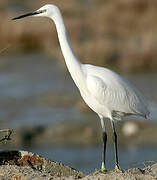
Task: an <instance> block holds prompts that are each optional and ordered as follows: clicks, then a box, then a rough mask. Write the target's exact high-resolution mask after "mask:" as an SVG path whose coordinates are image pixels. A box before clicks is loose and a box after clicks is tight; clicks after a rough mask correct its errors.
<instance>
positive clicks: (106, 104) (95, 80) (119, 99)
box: [12, 4, 150, 172]
mask: <svg viewBox="0 0 157 180" xmlns="http://www.w3.org/2000/svg"><path fill="white" fill-rule="evenodd" d="M28 16H33V17H39V16H40V17H47V18H50V19H51V20H52V21H53V22H54V24H55V26H56V30H57V35H58V39H59V43H60V47H61V51H62V54H63V57H64V60H65V63H66V66H67V69H68V71H69V72H70V75H71V77H72V79H73V80H74V82H75V84H76V86H77V87H78V89H79V92H80V95H81V96H82V98H83V100H84V101H85V103H86V104H87V105H88V106H89V107H90V108H91V109H92V110H93V111H94V112H95V113H97V115H98V117H99V118H100V122H101V127H102V142H103V145H102V163H101V168H100V170H101V172H106V171H107V169H106V143H107V132H106V129H105V120H106V119H109V120H110V122H111V127H112V130H113V143H114V159H115V162H114V166H115V167H114V170H115V171H117V172H119V171H120V172H121V168H120V166H119V158H118V147H117V133H116V129H115V122H116V121H118V120H121V119H123V117H126V116H130V115H135V116H142V117H144V118H147V117H148V116H149V114H150V111H149V106H148V103H147V101H146V99H145V98H144V97H143V95H142V94H141V93H140V92H139V91H138V90H137V89H136V88H135V87H134V86H133V85H132V84H131V83H130V82H129V81H127V80H126V79H124V78H123V77H122V76H120V75H119V74H118V73H116V72H114V71H112V70H110V69H108V68H105V67H99V66H94V65H91V64H83V63H82V62H81V61H80V60H79V59H78V58H77V56H76V54H75V52H74V51H73V49H72V46H71V43H70V40H69V37H68V33H67V30H66V26H65V24H64V20H63V16H62V14H61V11H60V9H59V8H58V7H57V6H56V5H53V4H47V5H44V6H42V7H41V8H39V9H38V10H36V11H34V12H30V13H27V14H24V15H21V16H17V17H15V18H12V20H17V19H21V18H25V17H28ZM95 48H96V47H95Z"/></svg>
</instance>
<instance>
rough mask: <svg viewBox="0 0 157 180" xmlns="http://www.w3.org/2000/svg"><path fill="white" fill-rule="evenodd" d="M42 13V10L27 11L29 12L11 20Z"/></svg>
mask: <svg viewBox="0 0 157 180" xmlns="http://www.w3.org/2000/svg"><path fill="white" fill-rule="evenodd" d="M40 13H42V11H35V12H31V13H27V14H24V15H21V16H17V17H15V18H12V19H11V20H16V19H21V18H25V17H28V16H34V15H37V14H40Z"/></svg>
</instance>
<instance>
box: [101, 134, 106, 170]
mask: <svg viewBox="0 0 157 180" xmlns="http://www.w3.org/2000/svg"><path fill="white" fill-rule="evenodd" d="M102 139H103V152H102V167H101V169H102V170H106V167H105V165H106V143H107V133H106V132H103V133H102Z"/></svg>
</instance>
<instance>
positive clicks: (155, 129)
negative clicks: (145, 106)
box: [0, 0, 157, 173]
mask: <svg viewBox="0 0 157 180" xmlns="http://www.w3.org/2000/svg"><path fill="white" fill-rule="evenodd" d="M46 3H55V4H56V5H58V6H59V7H60V9H61V11H62V12H63V15H64V17H65V23H66V25H67V28H68V32H69V36H70V40H71V43H72V46H73V47H74V50H75V51H76V54H77V55H78V57H79V58H80V60H81V61H83V62H84V63H91V64H95V65H101V66H104V67H109V68H112V69H113V70H115V71H116V72H118V73H120V74H121V75H123V76H124V77H125V78H127V79H128V80H130V81H131V82H132V83H133V84H134V85H135V86H136V87H137V88H138V89H139V90H140V91H141V92H142V93H143V94H144V96H145V97H146V98H147V99H148V102H149V104H150V109H151V116H150V118H149V120H139V119H137V118H131V119H130V118H129V119H127V121H124V122H119V123H118V125H117V130H118V133H119V141H120V142H119V154H120V157H119V158H120V165H121V168H124V169H126V168H129V167H143V166H145V165H147V163H152V162H154V161H156V160H157V153H156V149H157V142H156V138H157V122H156V119H157V70H156V68H157V60H156V59H157V53H156V52H157V51H156V48H157V47H156V42H157V36H156V30H157V25H156V23H154V22H155V21H156V16H157V11H156V10H157V3H156V2H154V1H153V0H151V1H146V0H141V1H140V2H137V1H132V0H129V1H126V2H124V1H119V2H115V1H112V0H110V1H103V0H91V1H81V0H80V1H74V0H69V1H61V2H59V1H53V2H52V1H46V2H45V1H33V2H32V1H30V0H29V1H27V2H25V3H24V2H21V1H18V0H16V1H15V0H14V1H11V2H10V1H3V0H2V1H1V2H0V8H1V11H0V15H1V16H0V22H1V24H0V27H1V28H0V42H1V43H0V125H1V128H11V129H14V136H13V138H12V142H9V144H6V145H3V144H2V146H1V149H7V148H14V149H16V148H21V149H25V150H30V151H33V152H35V153H38V154H40V155H43V156H44V157H47V158H50V159H52V160H54V161H60V162H63V163H65V164H66V165H69V166H72V167H74V168H76V169H78V170H82V171H83V172H85V173H89V172H92V171H94V169H96V168H99V167H100V161H101V128H100V122H99V120H98V118H97V116H96V114H95V113H93V112H91V111H90V110H89V108H88V107H87V106H86V105H85V104H84V103H83V101H82V100H81V98H80V95H79V92H78V90H77V88H76V87H75V85H74V83H73V81H72V79H71V77H70V75H69V73H68V71H67V69H66V67H65V64H64V61H63V57H62V55H61V52H60V47H59V45H58V40H57V35H56V31H55V27H54V24H52V23H51V22H50V21H49V20H46V19H44V18H36V19H33V18H32V19H31V18H29V19H23V20H21V21H16V22H12V21H10V19H11V18H12V17H14V16H16V15H19V14H21V13H24V12H29V11H32V10H35V9H38V8H39V7H40V6H42V5H43V4H46ZM125 122H126V123H125ZM130 122H133V123H130ZM129 123H130V124H129ZM109 132H110V130H109ZM109 134H110V135H109V136H112V134H111V132H110V133H109ZM110 139H111V137H109V140H110ZM113 162H114V158H113V146H112V143H109V146H108V151H107V167H108V168H109V169H111V168H113Z"/></svg>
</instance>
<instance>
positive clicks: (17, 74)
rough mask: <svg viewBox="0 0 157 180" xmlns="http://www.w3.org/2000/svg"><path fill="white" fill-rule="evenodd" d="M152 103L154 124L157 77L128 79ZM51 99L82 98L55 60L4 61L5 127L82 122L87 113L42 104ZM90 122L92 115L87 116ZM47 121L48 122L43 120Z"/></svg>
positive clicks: (1, 114)
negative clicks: (46, 98) (41, 100)
mask: <svg viewBox="0 0 157 180" xmlns="http://www.w3.org/2000/svg"><path fill="white" fill-rule="evenodd" d="M124 76H125V77H126V78H127V79H129V80H130V81H131V82H133V83H134V85H136V87H137V88H138V89H139V90H140V91H142V92H143V94H144V95H145V96H146V98H147V99H148V101H149V103H150V105H151V110H152V115H151V118H150V119H152V120H156V117H157V96H156V92H157V83H156V79H157V73H156V74H135V75H126V74H125V75H124ZM48 95H54V96H56V95H57V96H61V95H66V96H73V97H75V98H76V100H78V101H79V98H80V95H79V92H78V90H77V88H76V87H75V85H74V83H73V81H72V79H71V77H70V75H69V73H68V72H67V70H66V69H65V68H64V65H62V62H58V61H56V60H54V59H53V58H51V59H50V58H48V57H46V56H44V55H42V54H27V55H21V56H18V57H1V58H0V119H1V121H0V122H1V126H2V127H12V128H14V127H17V126H22V125H24V124H25V125H28V124H30V125H35V124H44V125H45V124H48V123H50V122H55V121H62V120H78V119H82V118H83V117H84V114H83V113H80V111H79V110H78V109H77V108H75V107H74V106H73V105H71V106H65V105H64V106H62V102H60V104H61V105H60V106H55V105H54V106H52V105H51V106H50V105H49V104H47V103H43V102H40V98H41V97H44V96H48ZM85 116H86V118H88V114H86V115H85ZM43 119H44V120H43Z"/></svg>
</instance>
